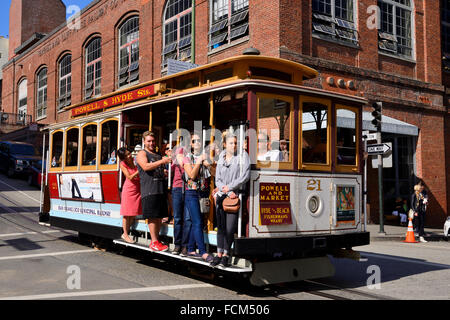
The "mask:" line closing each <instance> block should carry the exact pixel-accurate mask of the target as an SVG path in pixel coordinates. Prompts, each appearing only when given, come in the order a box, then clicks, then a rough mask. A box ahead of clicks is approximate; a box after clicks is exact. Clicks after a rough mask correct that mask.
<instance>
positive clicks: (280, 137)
mask: <svg viewBox="0 0 450 320" xmlns="http://www.w3.org/2000/svg"><path fill="white" fill-rule="evenodd" d="M290 115H291V103H290V102H288V101H285V100H280V99H276V98H269V97H260V98H259V108H258V156H257V159H258V161H272V162H290V161H291V160H290V154H291V152H290V146H289V142H290V136H291V117H290Z"/></svg>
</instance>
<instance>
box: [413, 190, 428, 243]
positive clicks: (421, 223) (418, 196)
mask: <svg viewBox="0 0 450 320" xmlns="http://www.w3.org/2000/svg"><path fill="white" fill-rule="evenodd" d="M426 203H427V199H426V198H425V197H424V195H423V194H422V193H421V192H420V185H418V184H416V185H415V186H414V193H413V194H412V196H411V208H412V209H413V210H414V219H415V220H416V226H417V231H418V232H419V240H420V242H428V241H426V240H425V239H424V236H425V231H424V227H425V210H426Z"/></svg>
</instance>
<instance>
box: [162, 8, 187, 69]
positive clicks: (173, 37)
mask: <svg viewBox="0 0 450 320" xmlns="http://www.w3.org/2000/svg"><path fill="white" fill-rule="evenodd" d="M163 39H164V44H163V52H162V61H163V63H162V67H163V68H166V67H167V60H168V59H175V60H182V61H186V60H190V58H191V43H192V0H168V1H167V2H166V7H165V9H164V21H163Z"/></svg>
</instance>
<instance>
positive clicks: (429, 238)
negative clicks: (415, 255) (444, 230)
mask: <svg viewBox="0 0 450 320" xmlns="http://www.w3.org/2000/svg"><path fill="white" fill-rule="evenodd" d="M405 238H406V235H404V236H389V235H386V236H374V237H370V242H372V241H373V242H377V241H404V240H405ZM424 238H425V240H426V241H429V242H440V241H445V242H448V239H447V238H446V237H444V235H434V236H427V237H424ZM416 241H419V239H418V237H416Z"/></svg>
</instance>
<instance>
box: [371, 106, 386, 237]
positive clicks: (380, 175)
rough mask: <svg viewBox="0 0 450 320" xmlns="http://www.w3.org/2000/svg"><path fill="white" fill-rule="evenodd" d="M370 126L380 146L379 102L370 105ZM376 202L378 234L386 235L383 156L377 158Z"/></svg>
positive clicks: (380, 110)
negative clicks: (374, 129) (375, 131)
mask: <svg viewBox="0 0 450 320" xmlns="http://www.w3.org/2000/svg"><path fill="white" fill-rule="evenodd" d="M372 108H373V112H372V116H373V120H372V124H373V125H374V126H375V127H376V128H377V144H381V143H382V141H381V114H382V110H383V104H382V103H381V102H374V103H372ZM377 157H378V202H379V213H380V231H379V234H383V235H384V234H386V232H384V208H383V207H384V197H383V154H379V155H378V156H377Z"/></svg>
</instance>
